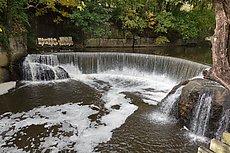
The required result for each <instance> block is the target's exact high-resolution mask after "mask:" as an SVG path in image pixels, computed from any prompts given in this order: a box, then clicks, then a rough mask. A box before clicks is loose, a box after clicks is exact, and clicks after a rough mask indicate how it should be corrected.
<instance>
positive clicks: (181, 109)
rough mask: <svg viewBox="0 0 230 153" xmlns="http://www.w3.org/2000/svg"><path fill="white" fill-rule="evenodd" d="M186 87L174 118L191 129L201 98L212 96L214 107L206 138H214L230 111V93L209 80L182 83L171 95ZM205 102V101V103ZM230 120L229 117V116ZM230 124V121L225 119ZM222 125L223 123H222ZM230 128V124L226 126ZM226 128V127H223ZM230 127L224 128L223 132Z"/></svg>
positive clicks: (175, 110)
mask: <svg viewBox="0 0 230 153" xmlns="http://www.w3.org/2000/svg"><path fill="white" fill-rule="evenodd" d="M181 86H184V87H183V89H182V93H181V96H180V98H179V100H178V102H177V104H176V105H175V106H176V107H177V108H176V109H173V110H174V112H172V113H173V114H174V116H175V117H176V118H178V119H179V120H180V121H181V122H182V123H183V124H184V125H185V126H186V127H191V122H192V118H193V114H194V111H196V110H195V108H196V107H195V106H196V104H197V103H198V101H199V99H200V97H201V96H202V95H203V94H204V93H208V94H210V97H211V98H212V102H211V103H212V106H211V113H210V118H209V121H208V126H207V127H208V129H207V130H206V131H207V132H206V134H205V136H208V137H214V136H215V135H216V133H217V132H218V130H219V129H221V128H220V127H219V125H220V122H221V120H223V115H224V114H225V112H227V111H229V109H230V92H229V91H228V90H227V89H226V88H224V87H223V86H221V85H220V84H219V83H217V82H214V81H211V80H207V79H194V80H189V81H186V82H183V83H181V84H180V85H178V86H176V87H175V88H174V89H173V90H172V91H171V92H170V93H169V94H173V93H174V92H175V90H176V89H178V88H180V87H181ZM204 102H205V101H204ZM228 118H229V116H228ZM225 120H226V121H227V122H229V119H225ZM221 124H222V123H221ZM225 125H227V126H229V123H227V124H225ZM223 126H224V125H223ZM224 129H225V130H226V129H229V127H225V128H223V130H224Z"/></svg>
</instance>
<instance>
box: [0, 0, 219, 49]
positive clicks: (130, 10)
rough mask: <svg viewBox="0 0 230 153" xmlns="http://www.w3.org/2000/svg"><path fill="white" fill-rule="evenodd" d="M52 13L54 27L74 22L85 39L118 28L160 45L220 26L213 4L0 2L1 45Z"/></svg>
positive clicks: (202, 0)
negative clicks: (216, 22) (155, 41)
mask: <svg viewBox="0 0 230 153" xmlns="http://www.w3.org/2000/svg"><path fill="white" fill-rule="evenodd" d="M32 14H35V16H34V15H32ZM49 14H51V18H49V20H52V22H53V23H55V24H63V25H65V23H71V24H68V25H66V27H67V28H69V27H71V28H70V29H76V30H77V31H78V32H79V31H80V32H79V35H80V36H81V37H83V36H84V35H85V34H90V35H92V36H94V37H103V36H108V35H110V32H109V31H108V29H109V28H108V27H110V26H113V27H116V28H117V29H120V30H121V31H123V32H124V33H125V34H129V33H131V34H132V35H133V36H136V35H139V36H146V37H153V38H158V40H157V42H158V43H160V42H163V43H167V42H169V41H172V39H184V40H194V39H198V40H203V39H204V38H205V37H207V36H211V35H212V33H213V30H214V26H215V18H214V17H215V14H214V10H213V6H212V3H211V1H209V0H192V1H191V0H173V1H172V0H82V1H80V0H0V17H1V18H0V42H1V43H2V44H6V45H7V39H8V37H9V36H11V35H22V34H23V33H26V32H28V31H31V30H30V29H33V28H34V27H35V26H34V25H32V26H31V21H33V20H35V18H36V17H44V16H47V15H49ZM74 32H76V31H75V30H72V33H74ZM73 35H74V34H73Z"/></svg>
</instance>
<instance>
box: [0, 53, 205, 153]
mask: <svg viewBox="0 0 230 153" xmlns="http://www.w3.org/2000/svg"><path fill="white" fill-rule="evenodd" d="M176 63H177V65H178V66H175V65H174V64H176ZM44 65H45V68H44ZM24 66H25V67H24V68H25V71H24V77H25V79H26V80H27V81H26V82H21V85H19V86H18V88H17V89H16V90H15V91H13V92H11V93H9V94H6V95H2V96H0V105H1V109H0V114H1V115H0V152H13V151H18V152H22V151H28V152H40V151H42V152H45V151H46V152H51V151H53V152H58V151H68V152H71V151H72V152H74V151H77V152H83V153H86V152H156V153H158V152H162V153H165V152H172V153H178V152H188V153H192V152H194V153H195V152H196V148H197V145H199V143H197V142H191V139H190V138H189V137H187V136H186V134H187V132H186V131H184V130H183V129H182V125H180V124H179V123H177V122H175V121H174V120H171V119H170V116H165V114H162V113H161V112H160V111H159V109H158V108H157V106H156V104H157V103H159V102H160V101H161V99H163V98H164V97H165V96H166V94H167V93H168V92H169V91H170V89H171V88H172V87H173V86H174V85H175V84H176V83H177V82H178V81H180V80H183V79H188V78H191V77H193V76H196V75H198V74H199V73H200V71H201V70H202V69H204V68H206V67H205V66H202V65H200V64H197V63H191V62H190V61H183V60H179V59H174V58H164V57H156V56H150V55H138V54H115V53H114V54H92V53H87V54H84V53H74V54H73V53H67V54H52V55H50V54H49V55H30V56H28V58H27V59H26V61H25V63H24ZM56 66H60V67H61V68H62V69H63V70H65V72H66V73H68V75H69V77H70V78H68V77H66V79H64V80H63V79H58V78H53V77H51V79H48V80H51V81H40V78H41V77H34V76H39V74H38V73H41V72H42V73H43V74H44V73H47V75H48V76H47V77H42V79H44V78H45V80H46V78H50V76H51V75H50V74H51V73H52V74H54V72H56V71H55V69H54V68H56ZM47 67H48V68H47ZM190 67H191V68H190ZM47 70H48V71H47ZM25 72H27V73H25ZM65 72H64V73H65ZM57 73H59V72H57ZM61 73H63V71H62V72H61ZM181 73H183V74H184V76H185V77H184V76H183V75H182V74H181ZM56 75H57V74H54V75H53V76H56ZM52 79H55V80H54V81H52ZM56 79H57V80H56ZM31 80H34V81H31Z"/></svg>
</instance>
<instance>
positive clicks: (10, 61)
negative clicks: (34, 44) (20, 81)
mask: <svg viewBox="0 0 230 153" xmlns="http://www.w3.org/2000/svg"><path fill="white" fill-rule="evenodd" d="M9 45H10V48H11V52H10V53H8V52H7V51H5V50H4V49H3V48H2V47H1V46H0V83H3V82H7V81H10V80H16V76H17V72H16V71H15V69H17V67H18V61H20V60H21V59H22V58H23V57H24V56H25V55H26V54H27V44H26V38H25V37H23V36H20V37H14V38H10V39H9ZM10 71H11V72H10Z"/></svg>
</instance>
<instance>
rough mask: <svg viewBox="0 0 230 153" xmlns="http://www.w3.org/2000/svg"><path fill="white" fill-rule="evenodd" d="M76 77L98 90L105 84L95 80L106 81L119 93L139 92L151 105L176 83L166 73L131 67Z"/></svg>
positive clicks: (159, 99)
mask: <svg viewBox="0 0 230 153" xmlns="http://www.w3.org/2000/svg"><path fill="white" fill-rule="evenodd" d="M74 78H75V79H76V80H79V81H82V82H84V83H86V84H89V85H91V86H92V87H94V88H97V89H98V90H101V89H104V84H103V85H100V84H98V83H97V82H95V80H99V81H103V82H106V83H108V84H109V85H111V86H112V88H113V89H117V90H118V91H117V93H119V92H120V93H121V92H132V93H135V94H138V96H141V97H142V99H143V101H144V102H145V103H147V104H150V105H157V103H158V102H160V101H161V100H162V99H163V98H164V97H165V96H166V95H167V93H168V92H169V91H170V89H171V88H172V87H173V86H174V85H175V84H176V83H175V82H174V81H172V80H170V79H169V78H166V77H165V76H164V75H161V76H159V75H156V74H154V73H144V72H140V71H138V70H135V69H129V68H124V69H122V70H119V69H116V70H109V71H105V72H101V73H98V74H87V75H86V74H83V75H75V77H74ZM98 87H99V88H98Z"/></svg>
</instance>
